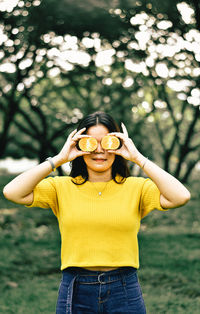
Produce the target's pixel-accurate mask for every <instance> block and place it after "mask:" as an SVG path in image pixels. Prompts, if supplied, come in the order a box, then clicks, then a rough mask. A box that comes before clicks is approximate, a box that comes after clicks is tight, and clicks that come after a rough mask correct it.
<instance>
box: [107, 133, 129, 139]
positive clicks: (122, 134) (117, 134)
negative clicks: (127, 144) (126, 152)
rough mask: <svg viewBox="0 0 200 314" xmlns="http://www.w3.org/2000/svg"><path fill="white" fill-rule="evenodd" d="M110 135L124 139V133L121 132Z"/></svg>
mask: <svg viewBox="0 0 200 314" xmlns="http://www.w3.org/2000/svg"><path fill="white" fill-rule="evenodd" d="M108 135H115V136H117V137H119V138H120V139H124V135H125V134H124V133H120V132H112V133H108Z"/></svg>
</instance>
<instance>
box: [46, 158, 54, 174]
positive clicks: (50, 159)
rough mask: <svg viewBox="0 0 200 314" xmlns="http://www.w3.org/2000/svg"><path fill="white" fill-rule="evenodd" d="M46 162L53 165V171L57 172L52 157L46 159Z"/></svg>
mask: <svg viewBox="0 0 200 314" xmlns="http://www.w3.org/2000/svg"><path fill="white" fill-rule="evenodd" d="M45 161H49V162H50V164H51V167H52V170H53V171H56V167H55V165H54V163H53V160H52V158H51V157H48V158H46V159H45Z"/></svg>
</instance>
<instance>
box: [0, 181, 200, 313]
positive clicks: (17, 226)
mask: <svg viewBox="0 0 200 314" xmlns="http://www.w3.org/2000/svg"><path fill="white" fill-rule="evenodd" d="M9 180H10V177H8V176H7V177H1V179H0V186H1V191H2V187H3V186H4V185H5V184H6V182H8V181H9ZM192 196H193V197H192V200H191V201H190V202H189V203H188V204H187V205H186V206H184V207H182V208H177V209H172V210H170V211H168V212H165V213H163V212H158V211H154V212H152V213H151V214H150V215H149V216H147V217H146V218H145V219H144V220H143V221H142V226H141V231H140V233H139V242H140V270H139V271H138V274H139V279H140V283H141V286H142V290H143V295H144V299H145V303H146V307H147V313H149V314H154V313H167V314H172V313H174V314H175V313H180V314H182V313H187V314H198V313H200V311H199V309H200V275H199V274H200V262H199V259H200V228H199V199H200V197H199V196H200V195H199V192H198V186H196V187H195V188H194V192H193V193H192ZM0 235H1V236H0V278H1V284H0V296H1V297H0V313H5V314H8V313H13V314H14V313H15V314H25V313H26V314H38V313H45V314H53V313H55V304H56V299H57V291H58V287H59V283H60V278H61V273H60V270H59V268H60V236H59V231H58V225H57V220H56V218H55V216H54V215H53V213H52V212H51V211H50V210H44V209H33V208H31V209H29V208H25V207H24V206H20V205H15V204H13V203H11V202H9V201H7V200H5V199H4V197H3V195H2V193H1V194H0Z"/></svg>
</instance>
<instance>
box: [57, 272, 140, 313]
mask: <svg viewBox="0 0 200 314" xmlns="http://www.w3.org/2000/svg"><path fill="white" fill-rule="evenodd" d="M90 313H93V314H94V313H108V314H111V313H116V314H117V313H118V314H128V313H130V314H134V313H135V314H145V313H146V310H145V305H144V300H143V297H142V292H141V288H140V284H139V282H138V277H137V270H136V269H135V268H133V267H120V268H118V269H116V270H112V271H106V272H101V271H90V270H86V269H83V268H80V267H69V268H67V269H66V270H64V271H63V272H62V280H61V284H60V288H59V294H58V301H57V307H56V314H90Z"/></svg>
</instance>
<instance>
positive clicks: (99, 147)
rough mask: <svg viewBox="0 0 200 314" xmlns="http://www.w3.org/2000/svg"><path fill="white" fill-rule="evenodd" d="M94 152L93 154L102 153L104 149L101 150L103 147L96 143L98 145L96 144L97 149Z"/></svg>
mask: <svg viewBox="0 0 200 314" xmlns="http://www.w3.org/2000/svg"><path fill="white" fill-rule="evenodd" d="M94 152H95V153H104V149H103V147H102V146H101V143H98V144H97V148H96V149H95V151H94Z"/></svg>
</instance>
